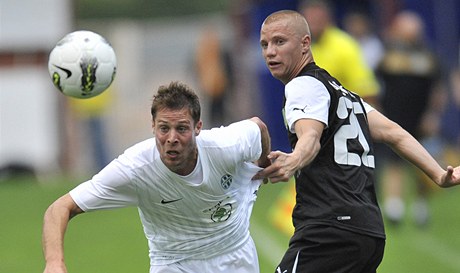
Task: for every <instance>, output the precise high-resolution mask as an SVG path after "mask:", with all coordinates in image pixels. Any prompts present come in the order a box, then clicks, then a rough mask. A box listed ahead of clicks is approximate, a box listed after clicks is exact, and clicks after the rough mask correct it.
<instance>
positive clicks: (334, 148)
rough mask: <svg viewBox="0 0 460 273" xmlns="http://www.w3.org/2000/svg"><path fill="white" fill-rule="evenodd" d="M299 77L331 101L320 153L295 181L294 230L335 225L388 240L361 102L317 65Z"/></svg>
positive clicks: (292, 139) (293, 138) (293, 140)
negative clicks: (311, 81) (319, 85)
mask: <svg viewBox="0 0 460 273" xmlns="http://www.w3.org/2000/svg"><path fill="white" fill-rule="evenodd" d="M299 76H310V77H314V78H316V79H317V80H319V81H320V82H321V83H322V84H324V86H325V87H326V89H327V90H328V92H329V94H330V99H331V100H330V107H329V115H328V126H327V127H326V128H325V129H324V131H323V133H322V136H321V139H320V144H321V148H320V151H319V153H318V155H317V156H316V158H315V159H314V160H313V161H312V162H311V163H310V164H309V165H308V166H306V167H304V168H303V169H301V170H300V171H298V172H297V173H296V175H295V180H296V191H297V196H296V205H295V207H294V211H293V222H294V226H295V227H296V229H297V228H299V227H302V226H305V225H309V224H322V225H332V226H336V227H338V228H343V229H347V230H350V231H353V232H357V233H361V234H366V235H371V236H375V237H380V238H385V233H384V227H383V220H382V215H381V212H380V209H379V206H378V204H377V197H376V192H375V186H374V184H375V183H374V182H375V181H374V180H375V177H374V167H375V166H374V165H375V163H374V156H373V152H374V151H373V145H372V141H371V136H370V132H369V126H368V123H367V114H366V110H365V109H364V105H363V103H362V100H361V98H360V97H359V96H358V95H356V94H354V93H352V92H349V91H348V90H346V89H345V88H344V87H342V86H341V85H340V83H339V82H338V81H337V80H336V79H335V78H333V77H332V76H331V75H329V73H328V72H327V71H325V70H324V69H322V68H320V67H318V66H317V65H316V64H315V63H310V64H308V65H307V66H306V67H305V68H304V69H303V70H302V72H301V73H300V74H299V75H298V77H299ZM288 135H289V140H290V143H291V146H292V148H294V147H295V145H296V143H297V136H296V135H295V134H293V133H291V132H289V130H288Z"/></svg>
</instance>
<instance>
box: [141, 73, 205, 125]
mask: <svg viewBox="0 0 460 273" xmlns="http://www.w3.org/2000/svg"><path fill="white" fill-rule="evenodd" d="M183 108H188V109H189V111H190V115H191V116H192V119H193V121H194V122H195V124H197V123H198V122H199V121H200V117H201V105H200V100H199V99H198V96H197V95H196V94H195V92H194V91H193V90H192V89H191V88H190V87H188V86H187V85H185V84H183V83H180V82H177V81H173V82H171V83H170V84H169V85H168V86H166V85H162V86H160V87H159V88H158V91H157V93H156V94H155V95H154V96H153V102H152V107H151V109H150V113H151V114H152V119H153V120H155V118H156V115H157V113H158V111H160V110H162V109H173V110H180V109H183Z"/></svg>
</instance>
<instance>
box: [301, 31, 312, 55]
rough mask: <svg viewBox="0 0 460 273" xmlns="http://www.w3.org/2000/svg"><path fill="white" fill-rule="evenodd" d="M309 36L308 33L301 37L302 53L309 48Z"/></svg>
mask: <svg viewBox="0 0 460 273" xmlns="http://www.w3.org/2000/svg"><path fill="white" fill-rule="evenodd" d="M310 44H311V38H310V35H305V36H303V38H302V53H303V54H305V53H307V52H308V50H309V49H310Z"/></svg>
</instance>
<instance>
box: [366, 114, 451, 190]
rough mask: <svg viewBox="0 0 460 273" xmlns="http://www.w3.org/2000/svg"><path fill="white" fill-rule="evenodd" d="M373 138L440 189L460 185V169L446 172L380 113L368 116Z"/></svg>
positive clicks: (449, 168) (421, 147) (401, 129)
mask: <svg viewBox="0 0 460 273" xmlns="http://www.w3.org/2000/svg"><path fill="white" fill-rule="evenodd" d="M368 118H369V128H370V131H371V135H372V138H373V139H374V140H375V141H377V142H383V143H385V144H387V145H389V146H390V147H391V148H392V149H393V150H394V151H395V152H396V153H397V154H398V155H399V156H401V157H402V158H404V159H406V160H408V161H409V162H411V163H412V164H413V165H415V166H416V167H418V168H419V169H420V170H422V171H423V172H424V173H425V174H426V175H428V177H430V178H431V179H432V180H433V181H434V182H435V183H436V184H437V185H438V186H440V187H444V188H447V187H451V186H454V185H458V184H460V167H456V168H455V169H454V168H453V167H452V166H448V167H447V171H446V170H444V169H443V168H442V167H441V166H440V165H439V164H438V162H437V161H436V160H435V159H434V158H433V157H432V156H431V155H430V154H429V153H428V151H427V150H426V149H425V148H424V147H423V146H422V145H421V144H420V143H419V142H418V141H417V140H416V139H415V138H414V137H413V136H412V135H410V134H409V133H408V132H407V131H406V130H404V129H403V128H401V126H399V125H398V124H396V123H395V122H393V121H391V120H389V119H388V118H386V117H385V116H384V115H382V114H380V113H379V112H378V111H371V112H369V114H368Z"/></svg>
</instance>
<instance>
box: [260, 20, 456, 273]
mask: <svg viewBox="0 0 460 273" xmlns="http://www.w3.org/2000/svg"><path fill="white" fill-rule="evenodd" d="M310 43H311V38H310V31H309V27H308V24H307V22H306V20H305V18H304V17H303V16H302V15H301V14H299V13H297V12H295V11H279V12H275V13H273V14H271V15H270V16H268V17H267V18H266V19H265V21H264V23H263V24H262V28H261V32H260V45H261V47H262V53H263V56H264V58H265V62H266V65H267V66H268V68H269V70H270V72H271V74H272V75H273V76H274V77H275V78H276V79H278V80H280V81H281V82H283V83H284V84H285V104H284V109H283V110H284V115H285V120H286V126H287V129H288V135H289V139H290V142H291V146H292V148H293V152H292V153H283V152H280V151H274V152H271V153H270V155H269V159H271V161H272V165H271V166H269V167H267V168H266V169H264V170H263V171H261V172H260V173H259V174H258V176H257V177H256V178H269V179H270V181H271V182H272V183H276V182H280V181H288V180H289V178H290V177H292V176H294V177H295V181H296V191H297V196H296V205H295V208H294V211H293V215H292V218H293V223H294V227H295V232H294V235H293V236H292V238H291V240H290V243H289V249H288V250H287V252H286V253H285V255H284V257H283V259H282V260H281V263H280V264H279V266H278V267H277V268H276V272H277V273H287V272H289V273H290V272H302V273H310V272H316V273H317V272H321V273H330V272H340V273H343V272H352V273H359V272H376V269H377V267H378V265H379V264H380V262H381V260H382V258H383V252H384V246H385V232H384V227H383V220H382V216H381V212H380V209H379V206H378V204H377V198H376V193H375V188H374V180H375V175H374V167H375V161H374V150H373V144H372V143H373V141H377V142H383V143H386V144H388V145H389V146H390V147H391V148H392V149H393V150H395V151H396V152H397V153H398V154H400V155H401V156H402V157H403V158H405V159H407V160H408V161H410V162H412V163H413V164H414V165H415V166H417V167H418V168H420V169H421V170H423V171H424V172H425V173H426V174H427V175H428V176H429V177H430V178H431V179H432V180H433V181H434V182H435V183H436V184H437V185H439V186H440V187H450V186H454V185H458V184H460V167H456V168H455V169H454V168H453V167H452V166H448V167H447V170H445V169H443V168H442V167H441V166H440V165H439V164H438V163H437V162H436V161H435V160H434V159H433V157H432V156H431V155H430V154H429V153H428V152H427V151H426V150H425V149H424V148H423V147H422V146H421V145H420V144H419V143H418V142H417V141H416V140H415V139H414V138H413V137H412V136H411V135H410V134H409V133H407V131H405V130H404V129H402V128H401V127H400V126H399V125H397V124H396V123H394V122H392V121H391V120H389V119H388V118H386V117H385V116H383V115H382V114H380V113H379V112H378V111H377V110H375V109H373V108H372V107H371V106H370V105H368V104H367V103H366V102H364V101H363V100H362V99H361V98H360V97H359V96H358V95H356V94H354V93H353V92H350V91H349V90H347V89H346V88H345V87H343V86H342V85H341V84H340V82H338V81H337V80H336V79H335V78H334V77H332V76H331V75H329V73H328V72H327V71H325V70H324V69H321V68H320V67H318V66H317V65H316V64H315V63H314V59H313V56H312V53H311V51H310Z"/></svg>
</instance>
